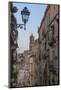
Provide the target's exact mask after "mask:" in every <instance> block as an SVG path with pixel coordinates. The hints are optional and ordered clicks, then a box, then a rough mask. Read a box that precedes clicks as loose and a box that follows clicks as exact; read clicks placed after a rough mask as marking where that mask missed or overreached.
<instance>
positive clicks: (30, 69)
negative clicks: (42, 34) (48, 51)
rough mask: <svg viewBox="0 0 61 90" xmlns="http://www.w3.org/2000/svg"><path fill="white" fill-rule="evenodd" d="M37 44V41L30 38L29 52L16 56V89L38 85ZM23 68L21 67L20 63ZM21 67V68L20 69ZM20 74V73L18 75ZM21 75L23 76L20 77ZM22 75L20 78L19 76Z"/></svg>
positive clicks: (32, 37)
mask: <svg viewBox="0 0 61 90" xmlns="http://www.w3.org/2000/svg"><path fill="white" fill-rule="evenodd" d="M38 48H39V44H38V39H37V40H35V39H34V36H33V35H31V36H30V46H29V50H26V51H24V53H22V54H18V56H17V62H18V63H17V71H18V73H17V87H23V86H35V85H38V84H39V73H38V65H39V56H38V55H39V53H38V52H39V50H38ZM21 62H22V63H23V66H22V63H21ZM20 67H21V68H20ZM22 67H23V68H22ZM19 72H20V73H19ZM22 74H23V75H22ZM21 75H22V76H21Z"/></svg>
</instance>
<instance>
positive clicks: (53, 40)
mask: <svg viewBox="0 0 61 90" xmlns="http://www.w3.org/2000/svg"><path fill="white" fill-rule="evenodd" d="M54 43H56V40H55V38H54V37H52V38H50V39H49V40H48V44H49V46H53V45H54Z"/></svg>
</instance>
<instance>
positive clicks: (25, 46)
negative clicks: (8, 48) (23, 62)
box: [13, 2, 47, 53]
mask: <svg viewBox="0 0 61 90" xmlns="http://www.w3.org/2000/svg"><path fill="white" fill-rule="evenodd" d="M13 5H14V6H16V7H17V9H18V11H17V13H15V17H16V19H17V23H18V24H23V22H22V17H21V11H22V10H23V8H24V7H27V8H28V10H29V11H30V16H29V20H28V22H27V24H26V30H24V28H23V29H20V28H17V30H18V41H17V42H18V46H19V48H18V49H17V52H18V53H23V52H24V50H29V37H30V35H31V34H33V35H34V37H35V39H37V38H38V27H39V26H40V24H41V21H42V18H43V16H44V12H45V10H46V7H47V5H46V4H31V3H16V2H15V3H13Z"/></svg>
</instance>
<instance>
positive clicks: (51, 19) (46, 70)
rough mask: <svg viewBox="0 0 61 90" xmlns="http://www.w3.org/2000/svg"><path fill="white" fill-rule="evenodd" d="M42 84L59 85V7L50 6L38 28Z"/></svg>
mask: <svg viewBox="0 0 61 90" xmlns="http://www.w3.org/2000/svg"><path fill="white" fill-rule="evenodd" d="M38 33H39V60H40V65H39V66H40V70H39V73H40V84H41V85H57V84H59V6H58V5H48V6H47V8H46V11H45V14H44V17H43V19H42V22H41V25H40V27H39V28H38Z"/></svg>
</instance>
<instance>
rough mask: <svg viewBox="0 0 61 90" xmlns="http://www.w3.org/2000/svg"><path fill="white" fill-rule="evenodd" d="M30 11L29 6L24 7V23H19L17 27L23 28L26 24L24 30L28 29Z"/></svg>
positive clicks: (22, 14)
mask: <svg viewBox="0 0 61 90" xmlns="http://www.w3.org/2000/svg"><path fill="white" fill-rule="evenodd" d="M29 15H30V12H29V10H28V9H27V7H24V9H23V10H22V11H21V16H22V21H23V23H24V24H17V28H19V27H20V28H22V26H23V25H24V30H26V23H27V22H28V19H29Z"/></svg>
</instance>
